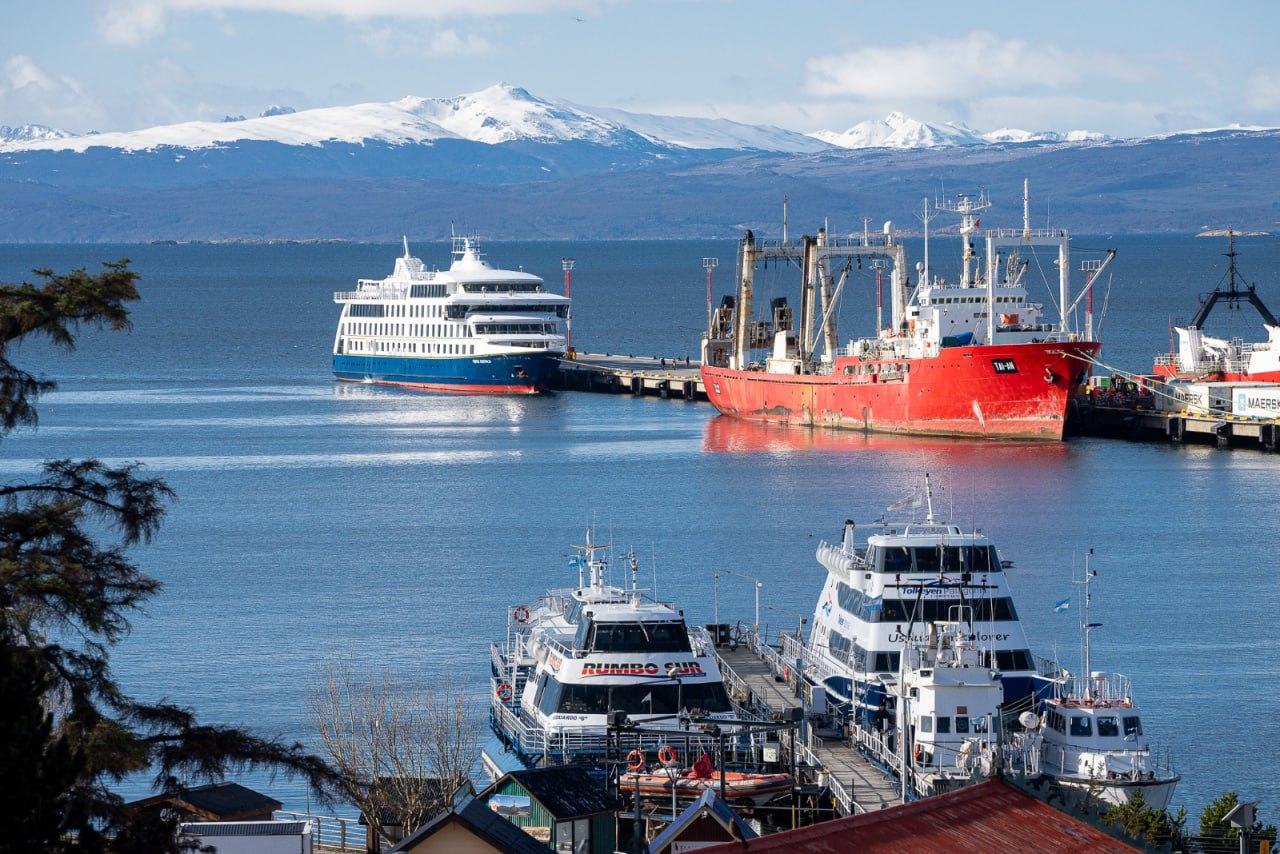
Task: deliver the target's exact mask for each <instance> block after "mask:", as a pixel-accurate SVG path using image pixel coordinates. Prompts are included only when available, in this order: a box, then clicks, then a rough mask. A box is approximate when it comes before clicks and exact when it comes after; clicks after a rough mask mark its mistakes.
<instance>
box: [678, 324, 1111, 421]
mask: <svg viewBox="0 0 1280 854" xmlns="http://www.w3.org/2000/svg"><path fill="white" fill-rule="evenodd" d="M1099 349H1100V345H1099V344H1097V343H1096V342H1070V343H1061V342H1043V343H1034V344H1031V343H1028V344H1008V345H991V346H976V347H946V348H943V349H942V350H941V351H940V353H939V355H938V356H936V357H931V358H923V359H895V360H880V361H872V360H862V359H857V358H840V359H837V360H836V363H835V365H834V369H833V370H832V372H831V373H830V374H826V375H801V374H782V373H768V372H764V371H740V370H732V369H729V368H720V367H713V366H704V367H703V368H702V379H703V383H704V385H705V386H706V390H707V397H708V398H709V399H710V401H711V403H712V404H713V405H714V406H715V407H716V409H718V410H719V411H720V412H722V413H724V414H725V415H730V416H734V417H737V418H746V419H750V420H754V421H770V422H777V423H784V424H795V425H805V426H814V427H838V428H846V429H857V430H867V431H873V432H884V433H902V434H912V435H933V436H981V437H992V438H1006V439H1048V440H1058V439H1061V438H1062V436H1063V430H1064V427H1065V424H1066V414H1067V404H1068V402H1069V400H1070V398H1071V396H1072V394H1073V393H1074V391H1075V389H1076V388H1078V387H1079V385H1080V384H1081V383H1083V382H1084V380H1085V378H1086V377H1087V376H1088V374H1089V365H1090V364H1091V362H1092V360H1093V358H1094V357H1095V356H1096V355H1097V353H1098V351H1099Z"/></svg>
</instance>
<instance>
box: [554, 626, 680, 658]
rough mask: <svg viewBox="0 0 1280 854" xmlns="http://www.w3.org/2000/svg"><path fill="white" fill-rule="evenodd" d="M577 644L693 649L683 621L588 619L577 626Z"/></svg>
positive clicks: (633, 649) (638, 649) (627, 649)
mask: <svg viewBox="0 0 1280 854" xmlns="http://www.w3.org/2000/svg"><path fill="white" fill-rule="evenodd" d="M575 646H576V647H577V648H578V649H583V650H589V651H591V652H690V651H692V647H691V646H690V645H689V632H688V630H687V629H686V628H685V625H684V623H683V622H679V621H670V622H661V623H647V622H641V621H639V620H636V621H632V622H626V623H603V622H600V623H598V622H596V621H595V620H591V619H588V620H587V621H585V622H583V623H582V624H581V625H580V626H579V628H578V636H577V638H576V642H575Z"/></svg>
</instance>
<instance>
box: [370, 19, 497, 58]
mask: <svg viewBox="0 0 1280 854" xmlns="http://www.w3.org/2000/svg"><path fill="white" fill-rule="evenodd" d="M420 29H421V31H415V32H408V33H407V32H406V31H405V27H404V26H403V25H402V26H396V27H387V26H378V27H369V28H367V29H366V30H365V31H364V32H363V33H362V34H361V41H363V42H364V43H365V45H367V46H368V47H369V49H370V50H372V51H374V52H375V53H377V54H379V55H382V56H413V57H423V56H429V57H440V56H485V55H487V54H490V53H493V50H494V47H493V44H492V43H491V42H489V41H488V40H487V39H485V38H484V37H483V36H480V35H477V34H476V33H464V32H459V31H458V30H456V29H453V28H441V29H433V28H430V25H422V26H421V27H420Z"/></svg>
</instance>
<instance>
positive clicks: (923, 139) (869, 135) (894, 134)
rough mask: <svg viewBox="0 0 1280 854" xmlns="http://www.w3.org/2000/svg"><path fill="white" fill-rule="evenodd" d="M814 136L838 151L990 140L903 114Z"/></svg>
mask: <svg viewBox="0 0 1280 854" xmlns="http://www.w3.org/2000/svg"><path fill="white" fill-rule="evenodd" d="M813 136H814V137H815V138H817V139H820V140H822V141H823V142H825V143H828V144H830V145H834V146H837V147H839V148H942V147H949V146H956V145H983V144H985V143H987V141H988V140H986V139H984V138H983V137H982V136H981V135H980V134H978V133H977V132H976V131H973V130H971V129H970V128H968V127H966V126H965V125H964V124H962V123H960V122H947V123H946V124H943V125H935V124H930V123H928V122H921V121H916V120H915V119H912V118H909V117H908V116H904V115H903V114H902V113H890V114H889V115H888V116H886V117H885V118H883V119H880V120H871V121H865V122H858V124H856V125H854V126H853V127H851V128H849V129H848V130H847V131H844V132H843V133H835V132H833V131H818V132H817V133H815V134H813Z"/></svg>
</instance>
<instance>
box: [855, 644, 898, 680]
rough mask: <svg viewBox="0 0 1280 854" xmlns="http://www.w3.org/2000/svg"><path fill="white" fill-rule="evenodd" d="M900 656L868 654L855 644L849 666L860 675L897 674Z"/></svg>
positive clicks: (886, 653) (879, 653) (884, 653)
mask: <svg viewBox="0 0 1280 854" xmlns="http://www.w3.org/2000/svg"><path fill="white" fill-rule="evenodd" d="M900 656H901V653H897V652H868V651H867V650H866V649H863V648H862V647H861V646H859V645H858V644H856V643H855V644H854V645H853V654H852V655H851V656H850V657H849V664H850V665H851V666H852V667H853V669H854V670H855V671H858V672H861V673H897V672H898V664H899V662H900Z"/></svg>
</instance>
